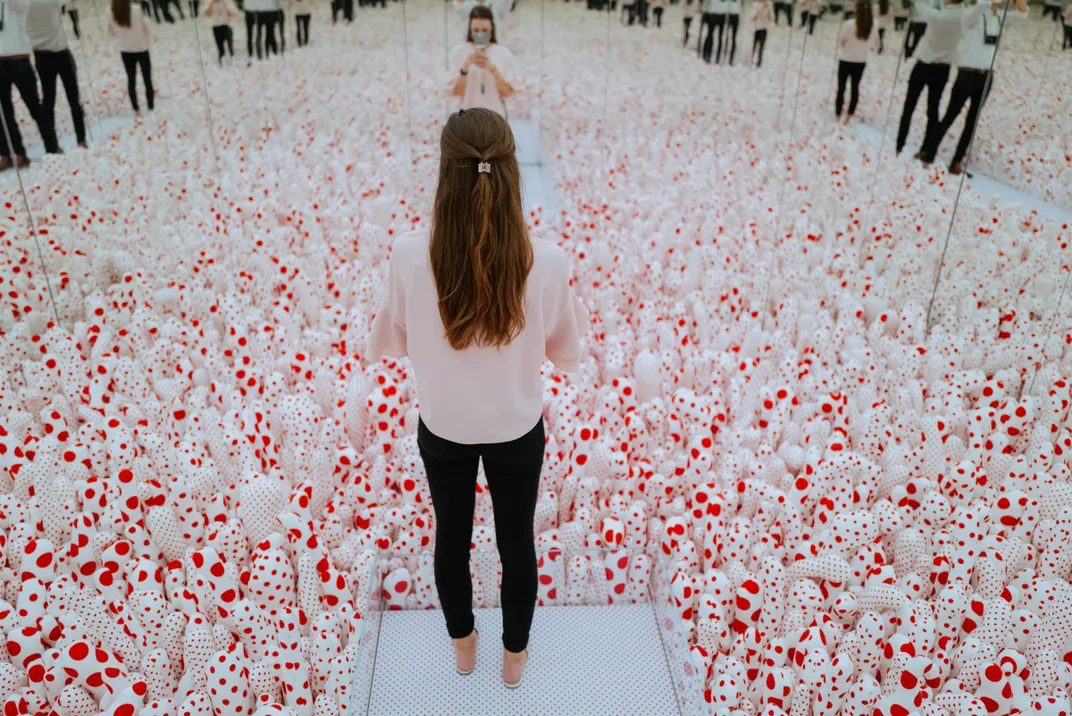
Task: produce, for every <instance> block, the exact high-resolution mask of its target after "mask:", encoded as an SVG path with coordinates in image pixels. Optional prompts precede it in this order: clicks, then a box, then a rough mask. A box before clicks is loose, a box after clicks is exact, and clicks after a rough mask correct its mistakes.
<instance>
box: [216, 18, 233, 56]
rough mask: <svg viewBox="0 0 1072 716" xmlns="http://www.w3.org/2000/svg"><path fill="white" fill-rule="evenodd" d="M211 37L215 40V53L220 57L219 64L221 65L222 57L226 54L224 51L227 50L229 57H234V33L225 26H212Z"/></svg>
mask: <svg viewBox="0 0 1072 716" xmlns="http://www.w3.org/2000/svg"><path fill="white" fill-rule="evenodd" d="M212 37H213V38H214V39H215V40H216V52H218V53H219V55H220V58H219V59H220V64H222V63H223V56H224V55H225V54H227V53H226V52H225V49H226V50H229V51H230V53H231V57H234V32H233V31H232V30H231V28H230V27H229V26H227V25H213V26H212Z"/></svg>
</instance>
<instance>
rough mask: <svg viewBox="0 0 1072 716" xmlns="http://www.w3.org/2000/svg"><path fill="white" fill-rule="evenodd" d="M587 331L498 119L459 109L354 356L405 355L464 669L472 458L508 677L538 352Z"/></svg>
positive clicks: (540, 446)
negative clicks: (527, 206) (534, 224)
mask: <svg viewBox="0 0 1072 716" xmlns="http://www.w3.org/2000/svg"><path fill="white" fill-rule="evenodd" d="M587 328H588V312H587V311H586V310H585V308H584V306H583V305H582V304H581V303H580V301H578V300H577V297H576V296H575V295H574V293H573V290H572V289H571V288H570V277H569V259H568V257H567V254H566V252H565V251H563V250H562V249H561V248H559V247H558V246H557V245H555V244H553V243H551V242H549V241H543V240H540V239H531V238H530V237H529V235H528V230H527V228H526V226H525V212H524V209H523V207H522V203H521V177H520V169H519V167H518V164H517V155H516V153H515V147H514V137H513V134H512V133H511V131H510V125H509V124H507V123H506V120H505V119H503V118H502V117H501V116H499V115H498V114H496V113H495V112H490V111H488V110H485V109H469V110H465V109H463V110H461V111H459V112H456V113H455V114H453V115H452V116H451V117H450V119H448V120H447V123H446V126H445V127H444V128H443V134H442V137H441V139H440V160H439V184H438V186H437V187H436V195H435V203H434V207H433V210H432V221H431V229H430V230H428V229H425V230H420V231H414V232H412V233H409V234H406V235H405V236H401V237H399V238H398V239H397V240H396V241H395V242H394V246H393V248H392V250H391V258H390V263H389V265H388V269H387V285H386V288H385V290H384V293H383V298H382V299H381V302H380V304H379V307H378V308H377V309H376V315H375V318H374V319H373V321H372V327H371V329H370V335H369V341H368V350H367V351H366V354H367V356H368V359H369V360H370V361H378V360H380V358H381V357H383V356H389V357H404V356H408V357H409V359H410V365H411V366H412V367H413V371H414V373H415V375H416V378H417V392H418V395H419V398H420V411H419V412H420V418H419V421H418V424H417V447H418V449H419V451H420V455H421V459H422V461H423V462H424V467H425V473H426V474H427V477H428V487H429V491H430V492H431V496H432V509H433V510H434V512H435V556H434V571H435V583H436V588H437V589H438V591H439V599H440V602H441V604H442V607H443V617H444V619H445V621H446V624H447V632H448V633H449V634H450V636H451V637H452V638H453V640H454V649H455V669H456V670H457V672H458V673H459V674H461V675H463V676H464V675H468V674H471V673H472V672H473V669H474V668H475V667H476V666H477V663H476V661H477V654H476V651H477V639H478V638H479V634H478V633H477V624H476V623H475V618H474V614H473V584H472V579H471V577H470V573H469V558H470V550H471V540H472V533H473V511H474V504H475V503H474V491H475V489H476V484H477V472H478V469H479V466H480V463H481V462H483V464H484V476H485V478H486V480H487V486H488V492H489V493H490V495H491V504H492V512H493V513H494V518H495V543H496V546H497V547H498V551H499V558H500V560H501V562H502V590H501V600H500V601H501V606H502V625H503V631H502V645H503V661H502V680H503V684H504V685H505V686H506V687H507V688H511V689H513V688H516V687H517V686H519V685H520V683H521V675H522V671H523V670H524V667H525V663H526V662H527V661H528V648H527V647H528V641H529V631H530V629H531V627H532V616H533V612H534V611H535V607H536V596H537V591H538V588H539V584H538V580H537V571H536V569H537V565H536V548H535V543H534V539H533V522H534V516H535V511H536V501H537V498H538V497H539V494H540V472H541V470H542V468H543V455H544V447H545V445H544V440H545V438H544V423H543V416H542V412H543V388H542V383H541V381H540V370H541V366H542V365H543V362H544V360H545V358H546V359H550V360H551V361H552V362H553V363H554V364H555V365H556V366H558V367H559V368H560V369H562V370H564V371H567V372H573V371H577V370H579V369H580V362H581V358H582V355H581V336H582V335H583V334H584V333H585V332H586V331H587ZM549 658H551V659H553V657H549ZM515 713H517V712H515Z"/></svg>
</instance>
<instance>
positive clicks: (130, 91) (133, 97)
mask: <svg viewBox="0 0 1072 716" xmlns="http://www.w3.org/2000/svg"><path fill="white" fill-rule="evenodd" d="M119 54H120V56H121V57H122V58H123V69H124V70H126V73H127V95H128V96H129V97H130V106H131V107H133V108H134V113H135V114H137V113H138V112H139V111H140V110H139V109H138V87H137V85H136V84H135V83H134V80H135V79H136V78H137V71H138V64H137V59H136V55H135V53H133V52H121V53H119Z"/></svg>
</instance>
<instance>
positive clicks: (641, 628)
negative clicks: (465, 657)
mask: <svg viewBox="0 0 1072 716" xmlns="http://www.w3.org/2000/svg"><path fill="white" fill-rule="evenodd" d="M476 624H477V629H478V630H479V631H480V641H479V642H478V646H477V666H476V670H475V671H474V672H473V673H472V674H470V675H469V676H460V675H459V674H458V673H457V672H456V671H455V670H454V653H453V648H452V646H451V642H450V638H449V637H448V636H447V633H446V627H445V626H444V624H443V615H442V613H441V612H439V611H424V610H421V611H401V612H385V613H384V614H383V618H382V623H381V625H380V637H379V648H378V650H377V655H376V664H375V673H374V676H373V682H372V691H371V694H370V698H369V708H368V712H367V713H368V716H504V715H509V716H621V715H622V714H644V716H676V714H678V713H679V712H678V707H677V703H676V701H675V699H674V692H673V687H672V685H671V683H670V674H669V671H668V669H667V666H666V660H665V657H664V654H663V648H662V642H661V641H660V639H659V632H658V629H657V627H656V624H655V614H654V612H653V611H652V608H651V605H649V604H638V605H628V606H621V607H609V606H608V607H540V608H537V609H536V616H535V619H534V621H533V627H532V636H531V638H530V640H529V650H530V654H531V661H530V662H529V664H528V666H527V667H526V668H525V677H524V680H523V681H522V683H521V686H520V687H518V688H517V689H516V690H510V689H507V688H506V687H505V686H504V685H503V683H502V678H501V674H500V668H501V663H502V641H501V634H502V613H501V611H500V610H498V609H478V610H477V611H476ZM355 701H357V699H355ZM361 705H362V704H355V706H357V709H356V710H357V713H358V714H361V713H363V712H362V711H361V708H360V707H361Z"/></svg>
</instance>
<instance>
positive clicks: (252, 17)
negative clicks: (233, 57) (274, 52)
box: [246, 10, 261, 60]
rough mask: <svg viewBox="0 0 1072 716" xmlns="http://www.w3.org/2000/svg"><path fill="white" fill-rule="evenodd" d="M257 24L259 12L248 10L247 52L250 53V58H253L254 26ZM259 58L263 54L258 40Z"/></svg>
mask: <svg viewBox="0 0 1072 716" xmlns="http://www.w3.org/2000/svg"><path fill="white" fill-rule="evenodd" d="M256 26H257V13H255V12H253V11H251V10H246V52H247V53H248V54H249V58H250V59H251V60H252V59H253V47H254V45H253V28H255V27H256ZM256 47H257V58H258V59H259V58H260V56H261V47H260V43H259V42H258V43H257V45H256Z"/></svg>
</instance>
